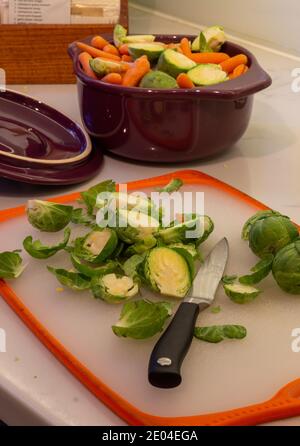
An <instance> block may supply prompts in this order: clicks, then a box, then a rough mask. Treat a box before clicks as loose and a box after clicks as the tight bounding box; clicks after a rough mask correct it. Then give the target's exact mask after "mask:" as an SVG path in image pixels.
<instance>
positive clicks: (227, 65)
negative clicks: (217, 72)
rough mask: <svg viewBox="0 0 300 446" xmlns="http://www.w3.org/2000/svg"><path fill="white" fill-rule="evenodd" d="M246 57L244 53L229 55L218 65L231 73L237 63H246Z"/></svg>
mask: <svg viewBox="0 0 300 446" xmlns="http://www.w3.org/2000/svg"><path fill="white" fill-rule="evenodd" d="M247 63H248V57H247V56H245V55H244V54H238V55H237V56H234V57H231V58H230V59H227V60H225V61H224V62H221V63H220V67H221V68H222V70H223V71H226V73H232V72H233V71H234V69H235V68H236V67H238V66H239V65H247Z"/></svg>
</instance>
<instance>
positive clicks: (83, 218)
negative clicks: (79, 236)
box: [71, 208, 96, 226]
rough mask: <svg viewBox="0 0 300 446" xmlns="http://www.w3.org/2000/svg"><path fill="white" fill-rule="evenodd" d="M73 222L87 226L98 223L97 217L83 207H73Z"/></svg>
mask: <svg viewBox="0 0 300 446" xmlns="http://www.w3.org/2000/svg"><path fill="white" fill-rule="evenodd" d="M71 222H72V223H74V224H75V225H85V226H92V225H94V224H96V221H95V219H94V218H92V217H91V216H90V215H88V214H86V212H85V210H84V209H82V208H77V209H73V212H72V218H71Z"/></svg>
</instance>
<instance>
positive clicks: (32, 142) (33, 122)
mask: <svg viewBox="0 0 300 446" xmlns="http://www.w3.org/2000/svg"><path fill="white" fill-rule="evenodd" d="M90 153H91V141H90V138H89V136H88V135H87V133H86V132H85V131H84V130H83V128H82V127H80V126H79V125H78V124H76V123H75V122H74V121H72V120H71V119H69V118H68V117H67V116H65V115H63V114H62V113H60V112H59V111H57V110H55V109H54V108H51V107H49V106H48V105H46V104H44V103H42V102H41V101H37V100H35V99H33V98H31V97H29V96H25V95H22V94H20V93H17V92H14V91H10V90H6V91H0V161H1V162H6V161H7V162H9V163H10V164H11V163H13V164H14V165H18V164H19V163H22V164H23V165H24V163H25V164H26V163H30V165H32V164H40V165H49V166H50V165H51V166H57V165H64V166H66V165H67V164H73V163H77V162H80V161H82V160H84V159H85V158H87V157H88V156H89V154H90Z"/></svg>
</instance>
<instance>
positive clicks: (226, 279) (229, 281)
mask: <svg viewBox="0 0 300 446" xmlns="http://www.w3.org/2000/svg"><path fill="white" fill-rule="evenodd" d="M236 279H237V276H224V277H223V278H222V282H223V283H224V284H228V285H230V284H232V283H234V282H235V281H236Z"/></svg>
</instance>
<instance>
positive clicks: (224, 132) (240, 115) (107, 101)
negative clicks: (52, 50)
mask: <svg viewBox="0 0 300 446" xmlns="http://www.w3.org/2000/svg"><path fill="white" fill-rule="evenodd" d="M156 37H157V38H156V40H158V41H163V42H165V43H170V42H178V41H180V39H181V38H182V36H178V35H177V36H172V35H157V36H156ZM188 37H189V38H190V39H193V38H194V37H195V36H188ZM90 40H91V38H87V39H86V40H85V42H86V43H89V42H90ZM68 51H69V55H70V56H71V58H72V59H73V63H74V71H75V74H76V76H77V86H78V94H79V104H80V109H81V116H82V120H83V123H84V125H85V128H86V130H87V132H88V133H89V134H90V136H91V137H92V138H93V139H94V141H95V142H96V144H97V146H98V147H100V148H101V149H104V150H107V151H110V152H113V153H114V154H116V155H120V156H122V157H126V158H129V159H133V160H140V161H152V162H160V163H161V162H184V161H191V160H195V159H200V158H205V157H209V156H212V155H215V154H218V153H221V152H223V151H224V150H226V149H228V148H230V147H232V146H233V144H234V143H236V142H237V141H238V140H239V139H240V138H241V137H242V135H243V134H244V132H245V131H246V129H247V127H248V124H249V120H250V116H251V111H252V106H253V97H254V96H253V95H254V93H257V92H258V91H260V90H263V89H264V88H267V87H268V86H269V85H271V82H272V81H271V78H270V76H269V75H268V74H267V73H266V72H265V71H264V70H263V69H262V68H261V67H260V65H259V64H258V62H257V60H256V58H255V57H254V56H253V54H251V53H250V52H249V51H247V50H246V49H244V48H242V47H240V46H238V45H235V44H233V43H230V42H227V43H226V44H225V45H224V46H223V48H222V51H223V52H226V53H228V54H229V55H230V56H234V55H236V54H240V53H244V54H246V55H247V56H248V58H249V65H250V69H249V71H248V72H247V73H246V74H245V75H243V76H241V77H239V78H237V79H235V80H231V81H228V82H224V83H222V84H218V85H214V86H211V87H203V88H202V87H199V88H196V89H192V90H185V89H176V90H155V89H151V90H148V89H145V88H135V87H134V88H126V87H122V86H117V85H109V84H104V83H102V82H100V81H98V80H93V79H91V78H89V77H88V76H86V75H85V74H84V73H83V71H82V69H81V67H80V64H79V61H78V54H79V52H80V51H79V50H78V49H77V47H76V44H75V43H73V44H71V45H70V46H69V50H68Z"/></svg>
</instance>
